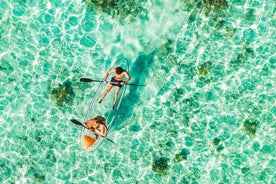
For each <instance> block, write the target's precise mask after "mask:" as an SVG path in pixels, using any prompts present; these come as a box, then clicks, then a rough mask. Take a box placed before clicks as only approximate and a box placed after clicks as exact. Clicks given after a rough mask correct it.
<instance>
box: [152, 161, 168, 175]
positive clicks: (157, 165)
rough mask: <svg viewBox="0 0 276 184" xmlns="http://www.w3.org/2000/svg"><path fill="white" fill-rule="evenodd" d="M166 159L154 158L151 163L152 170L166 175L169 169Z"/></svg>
mask: <svg viewBox="0 0 276 184" xmlns="http://www.w3.org/2000/svg"><path fill="white" fill-rule="evenodd" d="M168 161H169V159H168V158H166V157H161V158H158V159H156V160H154V162H153V164H152V170H153V171H154V172H157V173H158V174H160V175H166V174H167V171H168V169H169V164H168Z"/></svg>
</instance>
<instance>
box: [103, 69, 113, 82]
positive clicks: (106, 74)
mask: <svg viewBox="0 0 276 184" xmlns="http://www.w3.org/2000/svg"><path fill="white" fill-rule="evenodd" d="M112 72H115V68H112V69H110V70H109V71H107V72H106V73H105V75H104V82H106V79H107V77H108V76H109V74H111V73H112Z"/></svg>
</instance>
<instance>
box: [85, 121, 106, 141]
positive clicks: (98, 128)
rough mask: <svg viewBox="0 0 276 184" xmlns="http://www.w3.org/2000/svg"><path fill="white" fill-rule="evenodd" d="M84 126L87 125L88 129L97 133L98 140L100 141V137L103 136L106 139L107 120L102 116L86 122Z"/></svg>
mask: <svg viewBox="0 0 276 184" xmlns="http://www.w3.org/2000/svg"><path fill="white" fill-rule="evenodd" d="M84 124H85V125H86V127H87V128H88V129H89V130H90V131H92V132H94V133H96V134H95V135H96V139H98V137H99V135H101V136H103V137H104V138H106V135H107V127H106V125H105V118H104V117H102V116H96V117H95V118H93V119H90V120H88V121H86V122H84Z"/></svg>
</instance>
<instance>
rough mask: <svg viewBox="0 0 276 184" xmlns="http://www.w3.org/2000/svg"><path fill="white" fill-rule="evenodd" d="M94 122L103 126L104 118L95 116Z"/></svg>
mask: <svg viewBox="0 0 276 184" xmlns="http://www.w3.org/2000/svg"><path fill="white" fill-rule="evenodd" d="M94 120H96V122H97V123H99V124H105V118H104V117H102V116H96V117H95V118H94Z"/></svg>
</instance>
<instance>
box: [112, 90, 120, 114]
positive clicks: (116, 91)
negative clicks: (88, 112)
mask: <svg viewBox="0 0 276 184" xmlns="http://www.w3.org/2000/svg"><path fill="white" fill-rule="evenodd" d="M119 91H120V87H118V86H116V90H115V96H114V101H113V105H112V109H114V107H115V104H116V102H117V98H118V94H119Z"/></svg>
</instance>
